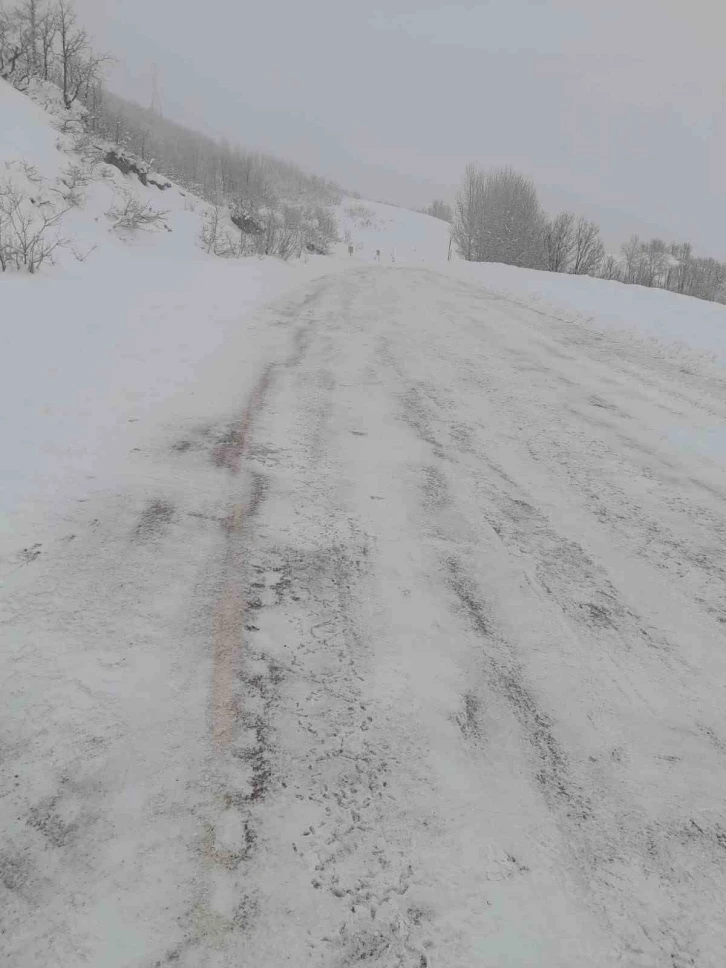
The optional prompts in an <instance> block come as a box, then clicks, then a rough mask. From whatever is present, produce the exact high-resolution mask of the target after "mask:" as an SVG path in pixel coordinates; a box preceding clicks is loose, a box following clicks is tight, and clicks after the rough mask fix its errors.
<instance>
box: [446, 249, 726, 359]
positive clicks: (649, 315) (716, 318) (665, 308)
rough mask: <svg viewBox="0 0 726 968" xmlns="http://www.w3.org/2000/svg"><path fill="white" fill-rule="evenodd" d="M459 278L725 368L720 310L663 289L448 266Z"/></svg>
mask: <svg viewBox="0 0 726 968" xmlns="http://www.w3.org/2000/svg"><path fill="white" fill-rule="evenodd" d="M452 271H453V272H454V273H456V274H457V275H459V276H460V277H461V278H466V279H468V280H476V281H477V282H479V283H481V284H482V285H484V286H486V287H487V289H490V290H492V291H494V292H497V293H500V294H502V295H505V296H508V297H511V298H514V299H518V300H521V301H525V302H527V303H528V304H529V305H532V306H534V307H535V308H539V309H541V310H542V311H545V312H547V311H549V312H552V313H554V314H555V315H564V316H567V317H569V318H572V319H573V320H577V321H580V322H583V323H584V324H587V325H590V326H593V327H595V328H597V329H600V330H619V331H625V332H630V333H632V334H635V335H637V336H645V337H647V338H649V339H655V340H657V341H658V342H660V343H661V344H663V345H665V346H672V347H676V348H688V349H691V350H697V351H699V352H702V353H706V354H707V355H708V356H710V357H712V358H713V359H714V360H716V361H718V362H719V363H721V364H725V363H726V306H722V305H720V304H718V303H710V302H705V301H704V300H702V299H694V298H693V297H691V296H680V295H678V294H676V293H672V292H666V291H665V290H664V289H646V288H644V287H643V286H626V285H624V284H623V283H620V282H610V281H607V280H605V279H591V278H590V277H589V276H566V275H561V274H559V273H555V272H539V271H537V270H535V269H517V268H515V267H514V266H505V265H500V264H493V263H477V264H472V263H463V262H458V263H455V264H453V268H452Z"/></svg>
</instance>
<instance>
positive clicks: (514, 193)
mask: <svg viewBox="0 0 726 968" xmlns="http://www.w3.org/2000/svg"><path fill="white" fill-rule="evenodd" d="M426 212H427V214H430V215H434V216H436V217H438V218H444V219H446V220H447V221H451V223H452V238H453V241H454V244H455V246H456V248H457V250H458V252H459V255H460V256H461V257H462V258H464V259H467V260H468V261H470V262H503V263H506V264H508V265H514V266H521V267H524V268H530V269H546V270H549V271H551V272H566V273H571V274H573V275H589V276H596V277H599V278H602V279H612V280H616V281H619V282H623V283H627V284H631V285H641V286H649V287H653V288H660V289H668V290H670V291H672V292H678V293H682V294H684V295H688V296H696V297H698V298H700V299H707V300H710V301H712V302H721V303H726V264H724V263H721V262H718V261H717V260H716V259H711V258H704V257H701V256H696V255H695V254H694V252H693V247H692V245H691V244H690V243H688V242H673V243H666V242H664V241H663V240H662V239H651V240H650V241H646V240H642V239H640V238H639V237H638V236H637V235H633V236H631V238H630V239H628V241H627V242H626V243H624V244H623V246H622V247H621V251H620V253H619V255H617V256H616V255H612V254H607V253H606V252H605V246H604V244H603V242H602V239H601V238H600V228H599V226H598V225H597V224H596V223H595V222H593V221H591V220H589V219H586V218H582V217H577V216H576V215H575V214H574V213H572V212H560V213H559V214H558V215H556V216H554V217H553V218H550V217H549V216H548V215H547V214H546V213H545V212H544V211H543V210H542V207H541V205H540V202H539V199H538V197H537V190H536V188H535V186H534V183H533V182H532V181H531V179H529V178H527V177H526V176H525V175H522V174H521V173H519V172H517V171H515V170H514V169H512V168H498V169H493V170H490V171H487V170H484V169H482V168H480V167H479V166H477V165H473V164H472V165H468V166H467V168H466V170H465V172H464V178H463V180H462V183H461V186H460V188H459V191H458V193H457V196H456V204H455V206H454V209H453V211H451V210H450V209H449V207H448V206H446V204H445V203H444V202H441V201H436V202H434V203H433V205H432V206H430V208H429V209H427V210H426Z"/></svg>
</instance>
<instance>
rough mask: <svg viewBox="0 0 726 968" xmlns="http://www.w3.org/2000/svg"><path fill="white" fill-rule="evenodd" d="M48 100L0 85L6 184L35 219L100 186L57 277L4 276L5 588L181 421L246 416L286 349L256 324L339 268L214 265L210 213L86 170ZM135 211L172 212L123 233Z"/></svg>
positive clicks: (0, 363) (190, 200)
mask: <svg viewBox="0 0 726 968" xmlns="http://www.w3.org/2000/svg"><path fill="white" fill-rule="evenodd" d="M40 96H44V97H45V98H46V100H48V101H49V102H50V103H51V107H52V108H53V109H54V113H53V114H49V113H48V112H46V111H45V110H44V109H43V108H42V107H40V106H39V105H38V104H37V103H35V102H34V101H33V100H31V99H30V98H29V97H27V96H25V95H23V94H20V93H18V92H17V91H15V90H14V89H12V88H11V87H10V86H8V85H7V84H6V83H5V82H3V81H0V183H2V182H7V181H12V183H13V184H14V185H15V186H17V189H18V190H19V191H21V192H22V193H24V194H25V195H27V196H28V198H29V199H30V198H32V199H33V200H34V201H33V202H32V203H31V202H29V201H26V202H25V208H26V210H27V211H29V212H31V213H34V212H35V211H37V210H38V205H36V204H35V203H37V202H40V203H41V205H42V203H44V202H47V203H48V204H54V205H56V206H58V207H65V202H64V200H63V198H62V194H63V193H67V188H66V187H65V186H64V183H63V181H62V179H63V178H64V177H65V175H64V173H68V172H70V171H72V170H73V169H77V168H78V167H79V166H83V167H85V169H86V171H87V172H88V176H87V179H85V178H84V179H83V181H84V182H85V181H87V183H86V184H82V185H81V187H80V189H79V194H80V195H81V196H82V197H81V198H79V199H78V203H77V205H76V206H75V207H71V208H70V210H69V211H68V212H67V214H65V215H64V216H63V218H62V220H61V221H60V222H59V223H58V224H57V225H56V226H53V227H52V229H51V232H50V233H49V235H50V237H55V236H56V235H57V236H60V237H62V238H63V240H64V242H65V244H64V245H63V247H61V248H59V249H57V250H56V251H55V253H54V261H55V264H54V265H51V264H50V263H46V264H45V265H44V266H43V267H42V268H41V270H40V273H39V274H36V275H29V274H27V273H20V272H13V271H10V270H9V271H7V272H5V273H0V436H1V437H2V439H3V441H4V442H5V443H4V446H3V451H2V456H1V457H0V481H1V483H2V486H0V515H2V516H3V519H4V523H3V527H2V528H1V529H0V574H6V573H7V572H8V571H13V570H14V568H15V567H16V564H15V563H16V558H15V556H16V555H17V553H18V550H19V549H21V548H22V547H24V546H26V545H27V544H28V542H30V543H31V544H32V543H35V540H34V537H33V536H35V538H36V539H37V534H38V529H39V527H40V528H41V530H42V527H43V525H42V522H43V520H44V519H45V518H48V516H50V520H48V521H47V523H48V524H52V523H53V520H54V519H55V517H57V515H58V514H61V513H64V510H63V509H65V507H66V502H67V500H68V499H69V498H70V496H71V495H72V496H73V499H74V500H75V501H79V500H85V499H86V497H87V496H88V494H89V493H90V492H93V491H98V490H102V489H103V488H104V487H108V486H112V485H111V482H113V481H114V480H116V479H117V477H118V474H119V469H120V468H124V467H126V466H127V463H128V460H129V458H130V457H133V454H134V453H135V452H136V451H137V450H138V449H139V448H140V447H141V446H142V445H143V444H144V443H148V441H149V440H152V439H153V438H154V434H155V433H158V431H159V425H160V423H163V422H164V421H165V420H167V419H170V415H171V414H172V413H173V414H175V415H176V416H177V417H179V415H181V414H183V413H184V412H185V409H188V408H189V407H190V405H191V406H193V407H194V413H195V416H196V417H197V418H199V417H200V416H201V415H202V414H204V413H205V412H211V411H214V412H217V411H218V410H219V409H220V408H221V409H224V408H225V407H233V406H234V401H235V400H236V394H237V386H236V381H237V379H238V374H239V372H240V368H242V367H244V366H245V365H247V363H249V365H253V364H254V363H255V362H256V361H257V360H258V359H259V358H260V356H261V355H262V354H264V353H265V351H266V347H267V346H268V345H269V340H271V339H272V340H274V339H276V335H275V334H274V333H268V334H265V335H264V336H262V335H259V334H258V336H257V337H256V338H252V335H251V333H250V332H249V331H247V330H246V329H245V325H244V323H243V319H244V317H245V314H246V313H248V312H249V310H250V309H251V308H252V307H254V306H257V305H259V304H260V303H262V302H264V301H266V300H269V299H271V298H273V297H274V296H276V295H279V294H280V293H282V292H283V291H285V290H287V289H289V288H291V287H293V286H296V285H298V284H304V283H305V282H306V280H308V279H312V278H314V277H315V276H316V275H318V274H319V273H320V272H321V271H323V270H325V271H329V270H330V268H331V266H330V265H329V263H328V261H327V260H324V259H318V258H312V259H310V261H309V262H308V263H305V262H304V261H298V260H295V262H293V263H289V264H288V263H283V262H281V261H280V260H277V259H266V260H260V259H257V258H255V259H244V260H224V259H218V258H215V257H213V256H211V255H207V254H206V253H205V252H204V251H202V249H201V248H200V245H199V236H200V230H201V228H202V222H203V213H204V211H205V209H206V208H207V206H206V205H205V203H204V202H201V201H200V200H199V199H197V198H195V197H194V196H192V195H191V194H189V193H188V192H184V191H182V190H180V189H179V188H178V187H177V186H175V185H170V187H168V188H166V189H164V190H161V189H159V188H157V187H154V185H152V184H150V185H148V186H144V185H142V184H141V182H140V181H139V179H138V177H137V176H136V175H134V174H133V173H131V174H128V175H124V174H122V173H121V171H119V170H118V169H117V168H116V167H114V166H112V165H108V164H103V163H102V162H101V163H98V162H95V163H94V162H93V156H92V153H91V159H92V160H91V161H90V162H89V161H88V160H87V158H88V154H89V153H88V152H86V153H85V156H86V160H84V156H83V155H79V154H78V153H77V152H75V151H74V150H73V144H74V141H75V140H76V138H77V134H75V133H74V132H73V131H71V132H69V133H62V131H61V130H60V127H61V126H62V124H63V122H64V121H66V120H67V115H66V114H65V113H64V112H62V111H56V110H55V105H54V104H53V96H52V90H51V89H48V91H46V92H45V93H44V92H43V91H41V92H40ZM71 127H73V126H71ZM158 181H159V182H160V183H161V184H167V180H166V179H158ZM129 198H131V199H138V201H139V204H140V206H141V207H142V208H143V207H145V206H149V208H150V209H151V210H153V211H154V212H159V213H161V214H160V218H159V224H157V225H153V226H151V227H150V229H149V230H146V231H145V230H143V229H139V230H136V231H128V230H125V229H124V228H123V227H119V228H114V222H115V218H114V216H113V215H110V214H109V213H112V212H113V211H114V210H115V211H118V210H119V208H120V207H121V208H123V206H124V205H125V204H126V202H127V200H128V199H129ZM266 341H267V342H266ZM231 349H233V350H234V351H233V352H232V353H231V354H230V350H231ZM205 377H206V379H208V380H209V381H211V383H210V384H209V385H205V382H204V381H205ZM210 387H211V389H210ZM212 391H213V392H212ZM39 519H40V520H39Z"/></svg>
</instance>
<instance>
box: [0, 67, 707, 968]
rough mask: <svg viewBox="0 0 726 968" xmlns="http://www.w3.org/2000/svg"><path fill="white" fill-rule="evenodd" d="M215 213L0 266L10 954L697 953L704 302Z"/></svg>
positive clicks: (37, 127) (131, 959)
mask: <svg viewBox="0 0 726 968" xmlns="http://www.w3.org/2000/svg"><path fill="white" fill-rule="evenodd" d="M6 119H12V122H13V125H12V132H14V133H11V136H10V137H8V136H7V134H6V131H7V130H11V125H10V124H8V125H5V124H4V122H5V120H6ZM0 130H1V131H3V132H4V135H3V137H4V138H5V140H4V141H3V142H2V145H3V147H2V151H3V152H10V154H9V155H6V156H5V157H2V156H0V164H4V163H5V162H6V161H8V162H11V163H14V162H16V161H17V160H18V153H22V155H23V157H24V158H25V160H26V161H27V162H29V163H30V164H31V165H33V166H35V167H37V168H38V170H39V171H41V172H42V173H43V177H44V178H45V179H46V181H47V184H51V182H52V179H54V178H56V177H57V175H58V173H59V172H61V171H62V170H63V169H64V167H65V166H66V165H67V164H68V162H69V160H72V158H71V156H70V155H69V154H68V150H67V147H66V146H64V145H63V144H61V148H62V149H63V150H59V149H58V147H56V142H57V133H56V132H55V131H54V130H53V129H52V127H51V125H50V121H49V119H48V118H47V116H46V115H44V114H43V113H42V112H41V111H40V109H39V108H37V107H36V106H35V105H33V104H32V103H31V102H30V101H29V100H27V99H24V98H22V97H21V96H20V95H18V94H16V93H15V92H10V91H9V89H7V88H6V87H4V86H3V85H2V84H0ZM8 145H9V146H10V147H8ZM13 170H15V171H17V169H13ZM125 186H126V187H133V190H134V191H139V192H140V193H142V197H143V198H148V199H149V200H153V201H154V204H158V205H159V207H163V208H164V209H166V210H168V216H167V226H168V228H170V229H171V231H166V230H164V229H161V230H160V231H158V232H155V233H149V234H148V235H135V236H133V237H119V235H118V233H117V232H115V231H112V230H110V226H109V220H108V218H107V217H106V215H105V212H106V211H107V210H108V207H109V204H112V203H113V199H114V198H115V197H117V195H118V192H119V191H121V190H123V189H124V187H125ZM160 195H161V198H159V196H160ZM201 204H202V203H200V202H199V201H198V200H194V199H191V201H190V197H189V196H188V195H182V194H181V193H180V192H179V189H178V188H177V187H176V186H172V188H170V189H168V190H167V191H165V192H163V193H160V192H159V190H158V189H154V188H150V189H145V188H142V187H140V186H138V183H136V184H133V182H132V180H131V179H130V178H129V177H128V176H122V175H121V174H120V173H118V172H116V173H113V172H111V173H107V177H105V178H102V179H100V180H99V181H96V182H94V183H93V184H92V185H91V186H90V187H89V189H88V198H87V202H86V205H85V207H83V208H80V209H78V210H75V211H74V212H72V213H71V214H70V216H69V218H70V219H71V223H70V224H69V228H68V231H69V234H71V233H72V235H73V237H74V239H75V243H74V244H77V245H78V246H79V247H80V248H79V251H81V252H82V253H86V252H88V251H89V250H90V249H91V248H93V246H95V247H96V248H95V249H94V250H93V251H92V252H91V253H90V254H89V255H88V257H87V258H84V260H83V261H78V260H76V259H75V258H74V257H73V256H72V255H71V257H70V258H69V257H68V255H69V253H68V252H67V251H64V253H63V258H62V260H61V261H60V262H59V264H58V265H57V266H55V267H50V268H48V269H47V270H44V271H43V272H42V273H41V274H40V275H39V276H36V277H32V278H31V277H25V276H19V275H10V274H5V275H4V276H0V340H1V342H0V417H1V420H2V423H0V437H1V440H2V447H1V448H0V521H1V527H0V578H2V579H3V581H4V585H3V589H2V593H1V595H0V628H1V629H2V650H1V652H0V762H1V763H2V774H1V775H0V784H1V785H0V830H1V831H2V838H0V961H2V964H3V965H7V966H8V968H47V966H49V965H53V966H54V968H77V966H79V965H94V966H96V965H98V966H103V968H150V966H160V965H167V964H173V965H178V966H180V968H207V966H209V968H233V966H235V968H236V966H240V965H255V966H259V968H279V966H280V965H284V964H290V965H295V966H310V968H312V966H318V968H345V966H352V965H358V964H361V963H364V964H366V965H369V966H380V968H389V966H394V965H396V966H402V968H421V966H428V968H434V966H442V968H443V966H446V968H471V966H473V965H481V966H486V968H501V966H512V968H520V966H523V965H532V966H534V965H536V966H538V968H582V966H584V965H588V966H589V965H592V966H598V968H599V966H603V968H606V966H607V968H614V966H628V968H630V966H637V968H662V966H663V965H672V966H677V968H686V966H695V968H722V966H723V964H724V952H725V951H726V926H725V924H724V919H723V906H724V898H725V897H726V818H725V817H724V805H723V791H724V788H725V787H726V714H725V713H724V710H725V709H726V704H725V702H724V700H725V698H726V654H725V653H724V648H723V646H724V629H725V628H726V595H725V589H726V565H725V562H724V555H723V548H724V546H725V544H724V542H725V541H726V514H725V511H726V467H725V466H724V465H725V461H724V446H725V443H724V433H723V428H724V417H725V416H726V399H725V397H724V384H723V368H722V366H721V365H720V364H719V360H721V359H722V357H720V356H719V353H720V349H719V347H721V348H722V347H723V344H722V343H719V340H721V339H722V336H723V333H722V330H721V328H720V323H719V320H720V319H722V316H719V313H723V309H722V308H721V307H711V306H709V305H708V304H703V303H700V302H698V301H696V300H690V299H688V300H683V299H679V298H678V297H673V296H669V295H666V294H656V293H645V292H643V291H642V290H634V289H628V288H626V287H616V286H615V284H609V283H601V282H598V281H596V280H577V279H571V278H567V277H556V276H550V275H548V274H545V273H530V272H525V271H521V270H512V269H509V268H508V267H502V266H469V265H464V264H462V263H458V262H456V261H453V262H451V263H449V262H447V255H448V226H446V225H445V223H442V222H438V221H437V220H434V219H430V218H428V217H427V216H421V215H416V214H414V213H408V214H407V213H405V212H404V211H403V210H399V209H391V208H387V207H385V206H380V205H375V204H373V203H367V202H365V203H361V202H358V201H355V202H353V203H352V204H354V205H356V206H364V207H367V208H368V209H369V210H370V211H373V212H374V213H375V222H371V223H369V224H363V223H365V222H366V220H367V219H368V218H369V216H368V215H365V214H364V213H361V212H360V210H358V211H354V212H353V214H350V213H348V214H346V215H344V218H343V228H342V231H345V226H346V222H345V219H348V222H347V230H348V233H349V238H350V239H351V242H350V244H352V245H353V246H354V252H353V255H352V256H349V254H348V250H347V246H348V243H347V242H342V243H341V245H340V249H339V252H338V253H337V255H336V257H335V258H331V259H327V260H325V259H316V260H311V261H310V262H309V263H305V262H304V260H302V261H300V262H299V263H294V264H290V265H286V264H282V263H279V262H277V261H274V260H242V261H236V262H235V261H229V262H228V261H221V260H216V261H215V260H214V259H212V258H211V257H208V256H206V255H205V254H204V253H203V252H201V251H200V250H199V248H198V244H197V238H198V232H199V225H200V220H201V215H200V211H199V206H201ZM346 206H348V207H350V205H349V203H348V202H345V203H344V205H343V207H344V208H345V207H346ZM192 209H195V210H192ZM378 249H380V250H381V253H382V258H381V262H380V265H379V264H377V259H376V250H378ZM391 252H394V253H395V259H396V261H395V262H394V261H393V259H392V258H391ZM659 307H660V308H659ZM678 319H680V320H681V323H680V324H679V323H678V322H677V320H678ZM663 320H669V322H668V323H667V325H666V324H665V323H664V322H663ZM679 344H682V345H679Z"/></svg>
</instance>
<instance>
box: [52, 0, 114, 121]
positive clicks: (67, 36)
mask: <svg viewBox="0 0 726 968" xmlns="http://www.w3.org/2000/svg"><path fill="white" fill-rule="evenodd" d="M56 19H57V32H58V41H59V44H60V50H59V58H60V82H61V83H60V86H61V90H62V91H63V102H64V104H65V106H66V107H67V108H69V109H70V108H71V107H72V106H73V105H74V104H75V102H76V101H77V100H78V98H79V97H80V96H81V94H85V95H86V97H87V96H88V95H89V93H90V90H91V87H92V86H93V85H94V84H95V83H96V82H97V81H98V80H100V78H101V75H102V73H103V67H104V65H105V64H106V63H107V62H108V61H109V58H108V57H107V56H105V55H98V54H96V53H94V51H93V49H92V47H91V41H90V38H89V36H88V32H87V31H86V30H85V28H83V27H79V25H78V18H77V16H76V10H75V7H74V6H73V4H72V2H71V0H57V7H56Z"/></svg>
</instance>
